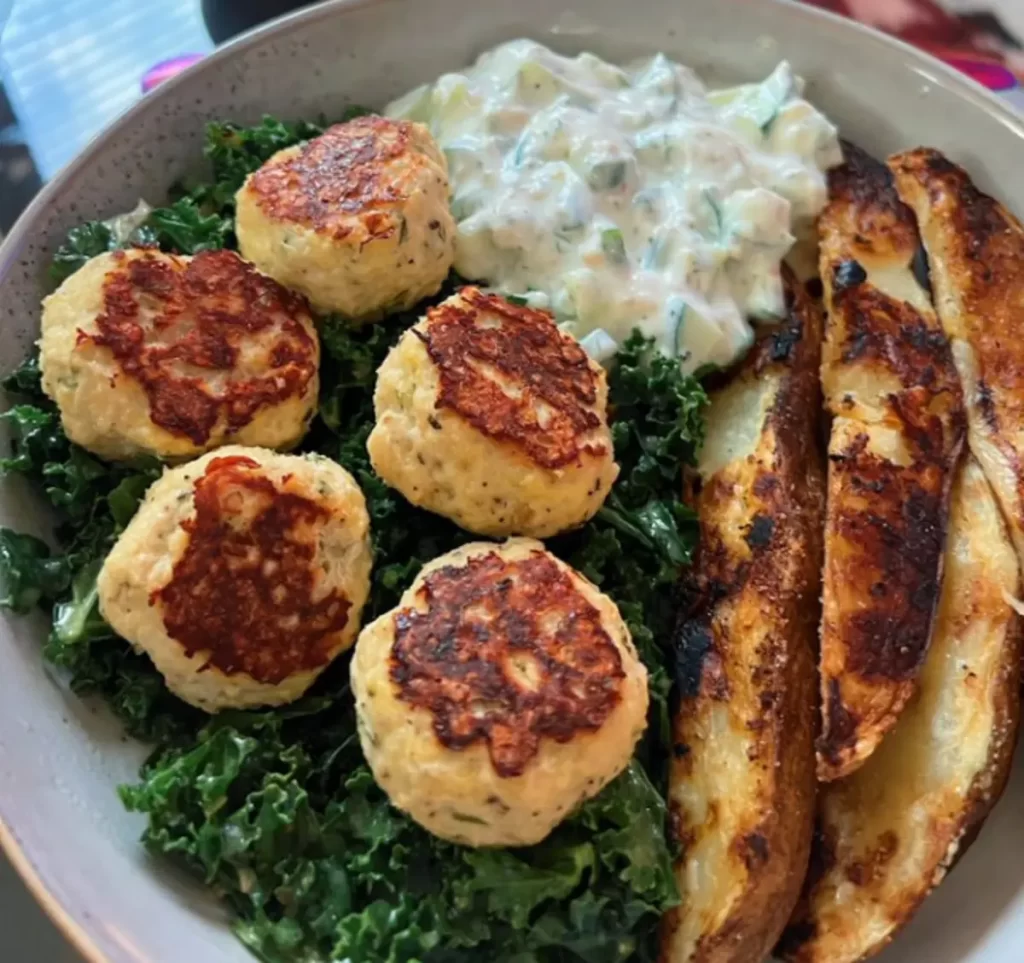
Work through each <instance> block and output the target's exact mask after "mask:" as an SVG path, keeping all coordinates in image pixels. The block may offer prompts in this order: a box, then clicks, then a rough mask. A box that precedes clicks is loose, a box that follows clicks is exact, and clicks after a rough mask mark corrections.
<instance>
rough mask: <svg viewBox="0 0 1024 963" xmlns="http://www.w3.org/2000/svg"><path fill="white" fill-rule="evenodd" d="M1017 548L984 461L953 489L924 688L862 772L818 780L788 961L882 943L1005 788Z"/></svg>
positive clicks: (825, 961)
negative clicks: (1010, 600) (807, 869)
mask: <svg viewBox="0 0 1024 963" xmlns="http://www.w3.org/2000/svg"><path fill="white" fill-rule="evenodd" d="M1019 580H1020V576H1019V569H1018V563H1017V557H1016V554H1015V552H1014V549H1013V544H1012V542H1011V541H1010V538H1009V535H1008V533H1007V531H1006V526H1005V524H1004V522H1003V519H1002V516H1001V515H1000V512H999V507H998V505H997V504H996V500H995V497H994V496H993V494H992V490H991V488H990V487H989V484H988V481H987V480H986V478H985V475H984V473H983V472H982V470H981V468H980V466H979V465H978V463H977V462H976V461H975V460H974V459H973V458H967V459H965V461H964V463H963V466H962V468H961V470H960V473H959V475H958V478H957V482H956V486H955V488H954V493H953V507H952V513H951V518H950V530H949V544H948V546H947V548H946V574H945V581H944V584H943V588H942V600H941V604H940V607H939V617H938V623H937V627H936V631H935V638H934V640H933V642H932V646H931V650H930V651H929V654H928V657H927V659H926V661H925V665H924V669H923V671H922V673H921V682H920V690H919V692H918V694H917V696H916V698H915V699H914V700H913V701H912V702H911V703H910V705H909V706H907V708H906V710H905V711H904V713H903V715H902V716H901V717H900V721H899V722H898V723H897V725H896V728H895V729H894V730H893V731H892V733H890V735H889V736H888V738H887V739H886V740H885V741H884V742H883V743H882V745H881V746H879V748H878V749H877V750H876V752H875V753H874V755H873V756H872V757H871V758H870V759H869V760H868V761H867V762H866V763H865V764H864V766H863V767H861V768H860V769H859V770H858V771H857V772H856V773H854V774H853V775H852V776H850V777H849V778H847V779H843V780H841V781H840V782H834V783H830V784H828V785H827V786H822V787H821V794H820V797H819V803H818V819H819V823H818V832H817V833H816V836H815V844H814V854H813V856H812V859H811V867H812V868H811V874H810V877H809V880H808V884H809V886H808V892H807V894H806V898H805V900H804V901H802V903H801V908H800V910H799V911H798V913H797V914H796V916H795V918H794V921H793V923H792V924H791V925H790V926H789V927H788V928H787V930H786V933H785V935H784V936H783V939H782V942H781V944H780V947H779V952H780V954H781V955H782V956H783V957H784V958H786V959H787V960H791V961H793V963H854V961H856V960H863V959H866V958H867V957H870V956H872V955H874V954H875V953H877V952H878V951H879V950H881V949H882V948H883V947H884V946H885V945H886V944H887V943H888V942H889V941H890V940H891V939H892V937H893V936H894V935H895V934H896V932H897V931H898V930H899V929H900V928H901V927H902V926H903V925H904V924H905V923H906V922H907V921H908V920H909V919H910V918H911V917H912V916H913V915H914V912H915V911H916V910H917V908H918V906H919V905H920V903H921V901H922V900H923V899H924V898H925V897H926V896H927V895H928V893H929V892H931V890H932V889H933V888H934V887H935V886H937V885H938V884H939V882H940V881H941V880H942V878H943V877H944V876H945V874H946V872H947V871H948V869H949V867H950V866H951V864H952V863H953V862H954V860H955V859H956V858H957V857H958V856H959V855H960V854H961V853H962V852H963V850H965V849H966V848H967V846H968V845H969V844H970V842H971V841H972V839H973V836H974V834H975V833H976V831H977V830H978V828H979V827H980V825H981V823H982V822H983V821H984V819H985V817H986V816H987V815H988V813H989V810H990V809H991V808H992V806H993V804H994V803H995V801H996V800H997V799H998V798H999V795H1000V793H1001V792H1002V791H1003V788H1004V786H1005V784H1006V779H1007V777H1008V775H1009V770H1010V762H1011V757H1012V755H1013V747H1014V744H1015V742H1016V736H1017V725H1018V719H1019V711H1020V688H1019V674H1020V639H1021V633H1020V619H1019V617H1018V616H1017V615H1016V613H1015V612H1014V611H1013V609H1012V608H1011V607H1010V606H1009V605H1008V604H1007V601H1006V599H1007V597H1008V596H1015V595H1016V594H1017V592H1018V588H1019V585H1018V583H1019Z"/></svg>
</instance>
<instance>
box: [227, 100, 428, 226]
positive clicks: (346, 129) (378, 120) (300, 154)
mask: <svg viewBox="0 0 1024 963" xmlns="http://www.w3.org/2000/svg"><path fill="white" fill-rule="evenodd" d="M412 134H413V124H412V123H411V122H410V121H407V120H391V119H389V118H386V117H377V116H375V115H370V116H367V117H357V118H356V119H355V120H350V121H348V122H347V123H344V124H336V125H335V126H333V127H328V128H327V130H325V131H324V132H323V133H322V134H321V135H320V136H319V137H314V138H313V140H311V141H307V142H306V143H305V144H303V145H301V146H300V147H299V148H298V149H297V150H296V151H295V152H292V153H289V154H286V155H285V156H284V157H280V158H277V159H275V158H271V159H270V160H269V161H268V162H267V163H266V164H264V165H263V166H262V167H261V168H260V169H259V170H258V171H256V173H255V174H253V175H252V177H251V178H250V179H249V182H248V185H247V189H248V190H249V191H251V192H252V194H253V196H254V197H255V199H256V203H257V204H258V205H259V207H260V210H262V211H263V213H264V214H265V215H266V216H267V217H270V218H274V219H275V220H279V221H291V222H292V223H295V224H302V225H306V226H308V227H311V228H313V230H315V231H318V232H320V233H323V234H328V235H330V236H332V237H334V238H336V239H339V240H341V239H345V238H349V237H350V235H352V234H353V232H362V233H363V235H364V236H359V237H355V238H352V239H353V240H357V241H359V242H360V243H366V242H367V241H371V240H376V239H381V238H387V237H391V236H392V235H394V234H395V233H396V232H399V233H400V232H401V231H402V229H403V220H402V215H401V205H402V204H403V203H404V202H405V201H406V200H407V199H408V197H409V196H410V192H411V189H412V185H411V182H410V180H409V178H410V177H411V176H412V175H413V174H414V173H415V169H414V168H413V167H411V166H410V168H409V169H408V170H406V171H401V170H398V169H396V168H395V167H394V165H393V164H392V162H393V161H395V160H397V159H398V158H400V157H402V156H403V155H404V154H408V153H409V152H410V151H411V150H415V148H414V147H412V146H411V145H410V142H411V140H412Z"/></svg>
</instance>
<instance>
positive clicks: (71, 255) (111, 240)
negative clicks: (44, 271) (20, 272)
mask: <svg viewBox="0 0 1024 963" xmlns="http://www.w3.org/2000/svg"><path fill="white" fill-rule="evenodd" d="M117 246H118V245H117V239H116V238H115V237H114V232H113V231H112V230H111V229H110V227H109V226H108V225H106V224H104V223H103V222H102V221H88V222H86V223H85V224H82V225H80V226H78V227H73V228H72V229H71V230H70V231H68V234H67V237H66V238H65V239H64V242H63V243H62V244H61V245H60V247H58V248H57V252H56V253H55V254H54V255H53V261H52V263H51V264H50V280H51V281H53V283H54V284H60V283H61V281H63V280H65V278H69V277H71V275H72V274H74V273H75V271H77V270H78V269H79V268H80V267H81V266H82V265H83V264H85V262H86V261H88V260H90V259H91V258H94V257H96V256H97V255H98V254H105V253H106V252H107V251H113V250H114V249H115V248H117Z"/></svg>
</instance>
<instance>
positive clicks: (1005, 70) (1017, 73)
mask: <svg viewBox="0 0 1024 963" xmlns="http://www.w3.org/2000/svg"><path fill="white" fill-rule="evenodd" d="M805 2H807V3H811V4H813V5H814V6H818V7H823V8H825V9H826V10H831V11H832V12H833V13H838V14H842V15H843V16H846V17H849V18H850V19H852V20H859V21H861V22H862V23H866V24H868V25H869V26H872V27H875V28H877V29H879V30H883V31H885V32H886V33H891V34H893V35H894V36H896V37H899V38H900V39H901V40H905V41H906V42H907V43H910V44H913V45H914V46H915V47H920V48H921V49H922V50H925V51H927V52H928V53H930V54H932V55H933V56H935V57H938V58H939V59H940V60H943V61H945V62H946V63H947V64H949V65H950V66H952V67H955V68H956V69H957V70H959V71H961V72H962V73H965V74H967V75H968V76H969V77H972V78H974V80H976V81H978V83H980V84H981V85H982V86H984V87H987V88H988V89H989V90H991V91H994V92H995V93H997V94H999V96H1001V97H1005V98H1006V99H1007V100H1009V101H1011V102H1012V103H1013V104H1014V105H1015V106H1016V107H1017V108H1018V109H1024V50H1022V47H1021V42H1020V39H1019V38H1017V37H1016V36H1014V35H1013V34H1012V33H1011V32H1010V30H1008V29H1007V27H1006V26H1005V25H1004V24H1003V23H1002V21H1001V20H1000V19H999V15H998V13H996V12H994V11H978V12H976V13H971V14H963V15H957V14H953V13H950V12H949V11H948V10H945V9H943V7H942V6H941V5H940V4H939V3H936V2H934V0H805Z"/></svg>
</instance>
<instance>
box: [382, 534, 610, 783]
mask: <svg viewBox="0 0 1024 963" xmlns="http://www.w3.org/2000/svg"><path fill="white" fill-rule="evenodd" d="M417 594H418V597H419V599H420V600H421V601H422V603H423V604H424V605H425V606H426V608H425V610H424V611H418V610H417V609H415V608H406V609H402V610H400V611H399V612H397V613H396V614H395V616H394V620H395V643H394V647H393V650H392V655H391V678H392V680H393V681H394V682H395V684H396V686H397V687H398V691H399V697H400V698H401V699H403V700H404V701H405V702H407V703H409V704H411V705H414V706H417V707H419V708H422V709H426V710H427V711H428V712H430V713H431V715H432V716H433V727H434V733H435V735H436V736H437V738H438V739H439V740H440V742H441V743H442V744H443V745H445V746H446V747H448V748H450V749H464V748H466V747H467V746H471V745H473V744H475V743H478V742H485V743H486V744H487V748H488V751H489V754H490V758H491V763H492V765H493V766H494V769H495V772H497V773H498V775H499V776H503V777H511V776H519V775H521V774H522V773H523V772H524V770H525V769H526V767H527V765H528V764H529V763H530V761H531V760H532V759H533V758H534V757H535V756H536V755H537V753H538V751H539V749H540V744H541V740H542V739H545V738H547V739H553V740H555V742H559V743H566V742H569V741H570V740H571V739H572V738H573V737H574V736H575V735H576V733H577V732H581V731H583V732H595V731H596V730H597V729H599V728H600V727H601V726H602V725H603V724H604V722H605V720H606V719H607V718H608V716H609V715H610V714H611V712H612V711H613V710H614V709H615V707H616V706H617V705H618V704H619V701H620V693H619V689H620V686H621V683H622V680H623V679H624V677H625V672H624V670H623V665H622V658H621V656H620V654H619V650H618V649H617V648H616V646H615V644H614V642H613V641H612V639H611V638H610V637H609V635H608V633H607V632H606V631H605V629H604V627H603V625H602V623H601V613H600V612H599V611H598V610H597V608H596V607H595V606H594V605H592V604H591V603H590V602H589V601H587V599H586V598H584V596H583V595H582V594H581V593H580V591H579V590H578V589H577V588H576V586H575V585H573V582H572V579H571V578H570V576H569V575H568V574H567V573H566V572H565V571H564V570H562V569H561V568H560V567H559V566H558V565H557V564H556V563H555V562H554V561H553V560H552V559H551V558H550V557H549V556H548V555H546V554H545V553H543V552H540V551H537V552H534V553H533V554H531V555H530V556H529V557H527V558H524V559H521V560H517V561H506V560H505V559H503V558H501V556H500V555H498V554H497V552H491V553H489V554H487V555H482V556H478V557H475V558H471V559H469V561H468V562H467V563H466V564H465V565H462V566H458V567H456V566H446V567H444V568H440V569H438V570H436V571H434V572H431V573H430V574H429V575H428V576H427V578H426V579H425V580H424V582H423V584H422V585H421V586H420V588H419V590H418V593H417Z"/></svg>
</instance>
